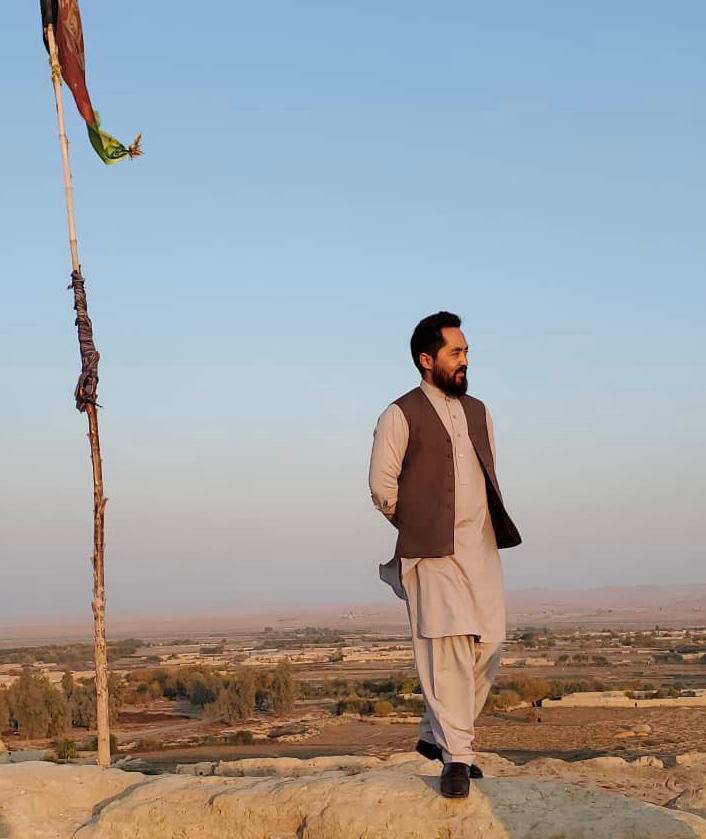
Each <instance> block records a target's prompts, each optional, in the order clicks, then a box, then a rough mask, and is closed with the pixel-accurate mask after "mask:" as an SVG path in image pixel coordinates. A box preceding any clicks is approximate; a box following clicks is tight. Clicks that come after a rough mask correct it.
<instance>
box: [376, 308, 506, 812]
mask: <svg viewBox="0 0 706 839" xmlns="http://www.w3.org/2000/svg"><path fill="white" fill-rule="evenodd" d="M460 327H461V319H460V318H459V317H458V316H457V315H454V314H451V313H450V312H439V313H438V314H435V315H430V316H429V317H426V318H424V320H422V321H421V322H420V323H419V324H418V325H417V327H416V329H415V330H414V334H413V335H412V340H411V350H412V359H413V360H414V364H415V366H416V367H417V369H418V370H419V372H420V373H421V376H422V381H421V384H420V386H419V387H417V388H415V389H414V390H411V391H410V392H409V393H407V394H405V395H404V396H402V397H400V398H399V399H397V400H395V402H393V403H392V404H391V405H390V406H389V407H388V408H387V409H386V410H385V411H384V412H383V414H382V415H381V416H380V418H379V420H378V423H377V426H376V428H375V435H374V442H373V450H372V455H371V460H370V491H371V495H372V498H373V503H374V504H375V507H376V508H377V509H378V510H380V511H381V512H382V513H383V514H384V515H385V516H386V518H387V519H388V520H389V521H390V522H391V523H392V524H393V525H394V526H395V527H396V528H397V531H398V533H397V544H396V547H395V554H394V557H393V558H392V559H391V560H390V561H389V562H387V563H385V564H384V565H381V566H380V577H381V578H382V579H383V580H384V581H385V582H387V583H388V584H389V585H390V586H392V588H393V590H394V591H395V593H396V594H397V596H398V597H401V598H403V599H404V600H405V601H406V605H407V612H408V615H409V621H410V626H411V630H412V646H413V649H414V657H415V661H416V665H417V672H418V674H419V681H420V683H421V687H422V692H423V694H424V700H425V702H426V706H427V711H426V714H425V715H424V718H423V719H422V723H421V730H420V737H421V739H420V740H419V742H418V743H417V751H418V752H420V753H421V754H423V755H424V756H425V757H428V758H430V759H438V760H440V761H442V763H443V764H444V768H443V770H442V773H441V794H442V795H444V796H446V797H449V798H454V797H465V796H467V795H468V792H469V788H470V778H471V777H483V773H482V772H481V770H480V769H479V768H478V767H477V766H475V765H474V764H473V739H474V723H475V719H476V717H477V716H478V714H480V712H481V710H482V708H483V704H484V703H485V700H486V698H487V696H488V692H489V691H490V688H491V685H492V684H493V680H494V678H495V674H496V673H497V670H498V667H499V665H500V656H501V653H502V644H503V641H504V640H505V599H504V594H503V575H502V566H501V562H500V556H499V554H498V548H505V547H512V546H513V545H518V544H519V543H520V541H521V539H520V534H519V533H518V532H517V528H516V527H515V525H514V524H513V522H512V520H511V518H510V516H509V515H508V513H507V511H506V510H505V507H504V504H503V500H502V495H501V494H500V488H499V486H498V481H497V477H496V474H495V442H494V438H493V424H492V420H491V417H490V414H489V413H488V411H487V409H486V408H485V405H484V404H483V403H482V402H481V401H480V400H479V399H475V398H473V397H471V396H467V395H466V390H467V388H468V381H467V378H466V371H467V368H468V345H467V343H466V339H465V337H464V334H463V332H462V331H461V328H460Z"/></svg>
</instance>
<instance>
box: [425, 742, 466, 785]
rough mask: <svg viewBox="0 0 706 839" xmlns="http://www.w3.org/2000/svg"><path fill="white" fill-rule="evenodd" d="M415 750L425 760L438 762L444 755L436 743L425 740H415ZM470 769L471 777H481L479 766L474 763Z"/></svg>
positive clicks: (440, 761) (442, 759)
mask: <svg viewBox="0 0 706 839" xmlns="http://www.w3.org/2000/svg"><path fill="white" fill-rule="evenodd" d="M414 748H415V751H417V752H419V754H420V755H423V756H424V757H425V758H427V760H438V761H439V763H443V762H444V757H443V755H442V754H441V749H440V748H439V747H438V746H437V745H436V743H429V742H427V741H426V740H417V745H416V746H415V747H414ZM470 771H471V778H482V777H483V770H482V769H481V768H480V766H476V765H475V763H474V764H473V765H472V766H471V767H470Z"/></svg>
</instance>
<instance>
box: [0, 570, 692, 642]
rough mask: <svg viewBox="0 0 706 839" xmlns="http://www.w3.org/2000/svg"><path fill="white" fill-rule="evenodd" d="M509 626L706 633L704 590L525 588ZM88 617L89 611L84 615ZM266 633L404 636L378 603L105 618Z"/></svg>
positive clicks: (203, 633)
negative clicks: (324, 630) (311, 630)
mask: <svg viewBox="0 0 706 839" xmlns="http://www.w3.org/2000/svg"><path fill="white" fill-rule="evenodd" d="M507 602H508V623H509V624H510V626H527V625H536V626H553V627H559V626H635V627H650V626H655V625H656V624H659V625H661V626H706V583H693V584H690V585H638V586H605V587H602V588H593V589H571V590H558V591H552V590H551V589H544V588H532V589H523V590H520V591H510V592H508V595H507ZM87 611H88V609H87ZM265 626H272V627H273V628H274V629H292V628H296V627H304V626H330V627H337V628H341V629H344V628H346V627H348V628H350V629H358V630H359V629H362V628H368V629H371V630H373V631H378V632H379V631H382V632H390V633H404V632H406V631H407V616H406V614H405V609H404V604H403V603H402V601H400V600H397V599H396V598H392V597H390V598H389V599H388V600H387V601H386V602H384V603H375V604H368V605H349V606H326V607H307V608H303V607H289V606H276V607H274V606H272V607H269V608H262V609H257V610H256V609H250V610H247V611H245V610H242V609H239V608H233V609H232V610H224V609H218V610H214V611H212V612H207V611H201V612H198V613H196V612H191V613H189V612H184V610H182V609H178V610H175V612H174V613H173V614H167V613H163V614H160V615H152V616H147V615H139V614H137V615H124V614H109V620H108V627H109V632H110V635H111V637H113V638H118V637H123V636H125V637H127V636H132V637H135V636H139V637H143V638H163V637H165V636H169V635H174V636H176V635H179V636H184V635H190V636H195V637H200V638H203V637H209V636H219V637H220V635H228V634H231V633H243V632H261V631H262V630H263V629H264V627H265ZM91 632H92V625H91V621H90V613H89V615H86V616H85V617H84V618H82V619H81V618H76V616H67V617H66V618H64V619H60V618H55V619H51V620H46V621H42V620H41V619H39V620H37V618H34V619H33V620H31V621H30V620H26V621H16V622H13V623H7V624H4V625H3V624H0V646H10V645H11V644H12V643H14V642H17V641H21V640H25V641H27V642H30V641H31V642H32V643H42V642H49V641H54V642H56V641H58V640H60V641H76V640H82V639H85V638H87V637H90V635H91Z"/></svg>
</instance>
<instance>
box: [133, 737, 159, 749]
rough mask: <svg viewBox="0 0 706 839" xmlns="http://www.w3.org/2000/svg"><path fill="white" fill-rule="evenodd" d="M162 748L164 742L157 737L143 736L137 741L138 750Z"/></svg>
mask: <svg viewBox="0 0 706 839" xmlns="http://www.w3.org/2000/svg"><path fill="white" fill-rule="evenodd" d="M163 748H164V743H163V742H162V741H161V740H160V739H159V737H143V738H142V740H138V742H137V751H138V752H159V751H161V750H162V749H163Z"/></svg>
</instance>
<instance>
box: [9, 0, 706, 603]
mask: <svg viewBox="0 0 706 839" xmlns="http://www.w3.org/2000/svg"><path fill="white" fill-rule="evenodd" d="M36 5H38V4H36V3H29V4H13V5H12V6H11V7H10V8H8V9H6V10H5V14H4V17H3V32H2V35H1V36H0V43H2V56H3V59H2V62H3V68H4V72H2V73H1V74H0V93H1V94H2V99H3V102H4V113H5V120H4V126H3V128H4V130H3V167H2V169H3V172H2V182H3V190H2V193H3V200H2V202H0V230H1V231H2V233H0V236H1V242H2V248H1V253H2V257H1V258H2V263H3V275H4V278H5V282H4V284H3V296H2V308H1V309H0V312H1V315H0V388H1V392H2V394H3V411H2V418H1V419H0V428H1V429H2V439H3V443H4V444H3V468H2V474H3V478H2V482H1V483H0V554H1V559H2V566H3V577H2V584H1V585H0V615H1V616H5V617H18V616H28V615H42V614H43V615H55V614H60V613H69V612H76V611H79V610H85V609H87V604H88V601H89V598H90V585H91V577H90V567H89V556H90V552H91V531H90V523H91V521H90V520H91V509H90V504H91V495H90V470H89V460H88V446H87V442H86V439H85V418H84V417H83V416H80V415H79V414H78V413H77V412H76V410H75V408H74V407H73V400H72V390H73V387H74V384H75V380H76V374H77V370H78V352H77V347H76V335H75V328H74V326H73V319H72V310H71V300H70V295H69V292H67V291H66V285H67V282H68V274H69V271H70V265H69V257H68V248H67V243H66V235H65V220H64V212H63V193H62V184H61V171H60V161H59V153H58V147H57V143H56V132H55V122H54V109H53V103H52V94H51V87H50V84H49V77H48V71H47V65H46V56H45V53H44V50H43V47H42V44H41V38H40V26H39V14H38V10H37V9H36V8H35V6H36ZM184 5H186V4H184ZM175 7H178V4H173V3H166V2H164V0H152V2H150V3H145V4H132V5H126V6H124V7H121V8H120V10H119V12H117V13H116V11H115V9H113V8H107V7H104V6H103V4H100V3H97V2H89V0H83V3H82V11H83V18H84V32H85V37H86V51H87V66H88V81H89V88H90V91H91V94H92V98H93V102H94V105H95V106H96V107H97V108H98V109H99V110H100V112H101V115H102V118H103V122H104V125H105V127H106V129H107V130H109V131H111V132H113V133H115V134H116V135H117V136H119V137H120V138H121V139H123V140H124V141H128V140H131V139H132V136H133V134H134V133H136V132H137V131H138V130H141V131H143V132H144V147H145V152H146V154H145V157H144V158H142V159H141V160H139V161H136V162H134V163H127V162H126V163H122V164H120V165H117V166H114V167H110V168H108V167H104V166H103V165H102V164H101V163H100V161H98V159H97V158H95V156H94V154H93V152H92V150H91V149H90V147H89V145H88V142H87V140H86V138H85V134H84V129H83V126H82V124H81V122H80V120H79V118H78V115H77V114H76V112H75V110H74V109H73V105H71V106H70V107H68V106H69V105H70V103H67V118H68V131H69V134H70V139H71V143H72V145H71V151H72V160H73V165H74V182H75V187H76V200H77V213H78V230H79V238H80V247H81V255H82V261H83V267H84V273H85V274H86V277H87V279H88V294H89V306H90V311H91V315H92V317H93V321H94V326H95V332H96V339H97V343H98V347H99V349H100V351H101V353H102V363H101V385H100V401H101V403H102V405H103V406H104V408H103V410H102V412H101V422H102V434H103V449H104V462H105V476H106V492H107V495H108V496H109V497H110V502H109V505H108V516H107V528H108V529H107V545H108V552H107V560H106V561H107V580H108V586H109V603H110V607H111V608H112V609H113V610H115V611H121V612H127V611H133V610H141V609H143V608H146V607H152V608H154V609H155V610H157V611H169V610H171V609H173V608H174V609H176V608H194V609H201V608H208V607H213V608H214V609H215V608H218V609H219V610H222V609H223V608H227V607H231V606H232V607H234V608H238V607H244V606H247V607H254V606H259V605H268V604H272V603H317V604H319V603H330V602H340V603H347V602H370V601H382V600H386V599H388V598H391V597H392V595H391V594H390V593H389V592H388V589H387V588H386V587H384V586H383V584H382V583H380V582H379V581H378V579H377V563H378V562H379V561H384V560H386V559H387V558H388V557H389V556H390V554H391V550H392V544H393V540H394V533H393V531H392V529H391V528H390V527H389V526H387V525H386V523H385V522H384V521H383V520H382V519H380V518H379V517H378V516H377V515H376V514H375V512H374V511H373V510H372V507H371V505H370V501H369V496H368V490H367V483H366V478H367V461H368V453H369V448H370V442H371V433H372V428H373V425H374V422H375V420H376V417H377V415H378V414H379V413H380V412H381V411H382V410H383V408H384V407H385V405H386V404H388V402H390V401H391V400H392V399H394V398H396V397H397V396H398V395H399V394H401V393H402V392H404V391H405V390H407V389H409V388H410V387H412V386H413V385H414V384H415V383H416V376H415V371H414V369H413V367H412V365H411V360H410V359H409V355H408V349H407V347H408V338H409V334H410V332H411V329H412V328H413V326H414V324H415V323H416V321H417V320H418V319H419V318H420V317H422V316H424V315H425V314H428V313H429V312H432V311H436V310H438V309H440V308H447V309H451V310H454V311H458V312H459V313H460V314H461V315H462V316H463V317H464V328H465V331H466V334H467V337H468V338H469V342H470V344H471V367H470V370H469V379H470V382H471V392H473V393H474V394H476V395H477V396H479V397H480V398H482V399H483V400H484V401H486V402H487V404H488V405H489V407H490V409H491V412H492V413H493V416H494V420H495V425H496V433H497V441H498V449H499V464H498V465H499V473H500V479H501V484H502V486H503V489H504V493H505V496H506V499H507V501H508V505H509V508H510V510H511V512H512V514H513V516H514V518H515V519H516V521H517V523H518V525H519V527H520V530H521V531H522V534H523V536H524V540H525V543H524V545H523V546H521V547H520V548H517V549H514V550H511V551H506V552H503V556H504V560H505V568H506V580H507V584H508V587H510V588H514V589H516V588H523V587H526V586H549V587H552V588H558V587H564V586H570V587H584V586H586V587H588V586H593V585H601V584H611V583H616V584H618V583H647V582H662V581H664V582H666V581H678V582H688V581H699V582H704V581H706V570H704V565H703V557H704V551H703V548H702V545H701V542H700V540H699V537H698V533H699V528H700V525H701V520H702V519H703V512H704V504H703V499H704V496H705V490H706V486H705V484H706V479H705V478H704V474H705V469H706V463H705V458H704V443H703V427H704V424H705V422H706V399H705V398H704V361H705V359H706V350H705V347H704V337H703V336H704V326H705V324H704V319H705V315H704V312H705V311H706V305H705V304H706V300H705V297H706V295H705V293H704V285H703V280H704V268H705V267H706V237H705V236H704V228H705V225H706V200H705V198H704V195H705V194H706V192H705V190H706V167H705V166H704V148H705V147H706V57H705V54H704V50H703V43H704V35H705V33H706V7H705V6H704V5H703V4H702V3H699V2H682V3H679V4H665V3H657V2H645V0H641V2H627V1H626V2H622V3H619V4H616V3H608V2H595V3H591V4H567V3H565V2H536V3H532V4H529V3H525V2H519V0H518V1H517V2H508V3H502V4H479V3H471V2H460V0H458V1H455V2H452V1H451V0H450V1H449V2H442V3H435V4H431V3H420V2H411V3H410V2H409V0H407V2H404V3H403V2H397V0H383V2H381V0H375V1H374V2H373V0H354V2H348V3H342V2H330V0H329V2H323V0H321V1H320V2H311V1H310V0H299V2H296V3H295V2H285V0H275V1H274V2H264V3H258V4H252V3H242V2H236V3H232V2H223V0H213V1H212V2H210V3H203V4H200V5H198V6H197V7H195V9H194V10H193V11H191V12H189V13H188V14H182V15H176V16H175V15H174V14H173V12H172V9H173V8H175Z"/></svg>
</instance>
